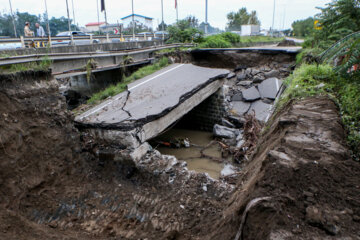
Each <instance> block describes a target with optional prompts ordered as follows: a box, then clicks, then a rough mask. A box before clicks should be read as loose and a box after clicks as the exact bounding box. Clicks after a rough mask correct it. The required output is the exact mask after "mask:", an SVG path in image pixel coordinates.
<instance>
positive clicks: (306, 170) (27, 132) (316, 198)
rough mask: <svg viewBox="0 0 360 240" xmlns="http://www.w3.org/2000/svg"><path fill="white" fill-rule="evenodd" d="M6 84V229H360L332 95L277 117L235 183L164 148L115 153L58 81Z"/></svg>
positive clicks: (1, 175)
mask: <svg viewBox="0 0 360 240" xmlns="http://www.w3.org/2000/svg"><path fill="white" fill-rule="evenodd" d="M2 83H3V84H1V86H0V164H1V165H0V239H40V240H41V239H215V240H216V239H235V237H236V236H238V237H239V239H360V237H359V236H360V230H359V229H360V201H359V199H360V165H359V163H358V162H355V161H353V160H352V159H351V157H350V155H349V151H348V147H347V146H346V141H345V138H346V135H345V132H344V129H343V126H342V125H341V119H340V115H339V110H338V109H337V107H336V105H335V104H334V103H333V102H332V101H331V100H330V99H327V98H309V99H303V100H301V101H298V102H291V103H289V104H288V105H287V106H286V107H284V108H283V109H282V110H281V111H280V112H278V113H277V114H276V115H275V116H273V118H272V119H271V120H270V125H269V126H268V127H267V128H265V130H264V132H263V134H262V136H261V137H260V140H259V142H258V145H257V148H256V149H255V151H254V153H253V155H252V156H250V157H249V159H248V160H247V161H243V162H242V172H241V174H240V175H238V177H237V178H236V183H237V184H236V185H235V187H234V186H232V185H229V184H227V183H226V182H223V181H216V180H213V179H211V178H209V177H208V176H207V175H206V174H203V173H196V172H193V171H189V170H188V167H187V164H186V163H185V162H184V161H181V160H177V159H176V158H174V157H170V156H162V155H161V154H160V153H159V152H158V151H157V150H151V151H149V152H148V154H147V155H146V156H145V157H144V158H142V159H141V160H139V161H136V162H116V161H113V160H112V157H111V156H110V155H111V154H106V152H109V153H112V152H116V151H121V149H117V147H116V146H108V145H102V144H101V143H99V142H95V141H94V140H93V139H92V137H91V136H89V135H85V134H81V133H80V132H79V131H78V130H77V129H76V128H75V127H74V124H73V116H72V115H71V113H70V112H68V111H67V110H66V100H65V98H64V97H63V96H61V95H60V94H59V91H58V88H59V85H58V82H56V81H55V80H52V79H48V78H47V77H44V76H43V77H41V78H40V79H38V80H34V79H29V80H27V81H21V79H17V78H7V79H6V81H5V82H2Z"/></svg>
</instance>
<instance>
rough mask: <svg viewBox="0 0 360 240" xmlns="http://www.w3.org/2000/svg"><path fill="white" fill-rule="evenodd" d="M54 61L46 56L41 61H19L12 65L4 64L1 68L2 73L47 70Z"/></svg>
mask: <svg viewBox="0 0 360 240" xmlns="http://www.w3.org/2000/svg"><path fill="white" fill-rule="evenodd" d="M51 63H52V61H51V60H50V59H49V57H47V56H45V57H43V58H42V59H41V61H39V62H29V63H19V64H12V65H10V66H4V67H2V68H1V69H0V72H1V73H16V72H24V71H29V70H32V71H46V70H48V69H49V67H50V65H51Z"/></svg>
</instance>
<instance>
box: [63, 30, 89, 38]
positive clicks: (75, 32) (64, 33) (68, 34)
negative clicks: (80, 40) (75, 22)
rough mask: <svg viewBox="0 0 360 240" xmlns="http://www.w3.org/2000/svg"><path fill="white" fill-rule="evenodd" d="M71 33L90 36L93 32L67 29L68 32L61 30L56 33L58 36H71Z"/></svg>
mask: <svg viewBox="0 0 360 240" xmlns="http://www.w3.org/2000/svg"><path fill="white" fill-rule="evenodd" d="M71 35H73V36H74V37H76V36H79V37H81V36H90V35H92V34H88V33H84V32H81V31H67V32H60V33H58V34H56V36H57V37H70V36H71Z"/></svg>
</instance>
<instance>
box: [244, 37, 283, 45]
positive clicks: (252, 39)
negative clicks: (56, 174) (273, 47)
mask: <svg viewBox="0 0 360 240" xmlns="http://www.w3.org/2000/svg"><path fill="white" fill-rule="evenodd" d="M282 40H284V38H282V37H281V38H274V37H270V36H249V37H247V36H246V37H241V39H240V42H241V43H257V42H281V41H282Z"/></svg>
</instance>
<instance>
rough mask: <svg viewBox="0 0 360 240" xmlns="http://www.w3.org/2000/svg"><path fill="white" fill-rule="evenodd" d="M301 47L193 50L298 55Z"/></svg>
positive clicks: (197, 50)
mask: <svg viewBox="0 0 360 240" xmlns="http://www.w3.org/2000/svg"><path fill="white" fill-rule="evenodd" d="M300 50H301V49H276V48H274V49H270V48H264V49H260V48H258V49H256V48H254V49H253V48H203V49H194V50H192V51H191V52H192V53H197V52H215V53H216V52H219V53H222V52H226V51H235V52H236V53H261V54H269V55H277V54H279V53H286V54H290V55H297V54H298V53H299V52H300Z"/></svg>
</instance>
